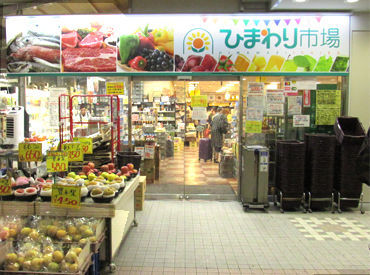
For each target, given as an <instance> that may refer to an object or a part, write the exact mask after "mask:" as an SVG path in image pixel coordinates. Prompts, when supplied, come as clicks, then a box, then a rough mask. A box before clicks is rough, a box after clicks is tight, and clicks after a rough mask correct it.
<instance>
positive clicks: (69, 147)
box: [62, 142, 84, 162]
mask: <svg viewBox="0 0 370 275" xmlns="http://www.w3.org/2000/svg"><path fill="white" fill-rule="evenodd" d="M62 150H63V151H65V152H68V161H69V162H72V161H83V160H84V154H83V152H82V146H81V143H79V142H68V143H64V144H63V145H62Z"/></svg>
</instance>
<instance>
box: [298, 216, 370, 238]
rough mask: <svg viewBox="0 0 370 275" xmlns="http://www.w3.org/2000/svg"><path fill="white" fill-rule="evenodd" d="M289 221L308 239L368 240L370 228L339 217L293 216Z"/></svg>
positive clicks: (355, 221)
mask: <svg viewBox="0 0 370 275" xmlns="http://www.w3.org/2000/svg"><path fill="white" fill-rule="evenodd" d="M291 222H292V223H293V224H294V225H295V226H296V227H297V228H298V230H299V231H300V232H302V233H303V234H304V236H305V237H307V238H308V239H315V240H318V241H324V240H328V239H329V240H334V241H341V240H343V241H344V240H351V241H369V242H370V228H366V227H365V225H363V224H361V223H360V222H359V221H357V220H354V219H347V218H345V217H340V218H328V217H327V218H323V219H318V218H317V217H310V218H294V219H292V220H291Z"/></svg>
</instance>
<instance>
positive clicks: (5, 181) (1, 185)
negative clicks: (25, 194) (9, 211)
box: [0, 177, 12, 196]
mask: <svg viewBox="0 0 370 275" xmlns="http://www.w3.org/2000/svg"><path fill="white" fill-rule="evenodd" d="M11 194H12V186H11V182H10V179H9V178H8V177H4V178H1V179H0V196H9V195H11Z"/></svg>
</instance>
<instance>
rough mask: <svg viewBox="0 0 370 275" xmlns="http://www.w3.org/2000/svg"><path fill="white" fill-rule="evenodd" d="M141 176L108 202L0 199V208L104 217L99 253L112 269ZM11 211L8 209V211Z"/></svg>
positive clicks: (132, 216) (130, 220)
mask: <svg viewBox="0 0 370 275" xmlns="http://www.w3.org/2000/svg"><path fill="white" fill-rule="evenodd" d="M139 182H140V176H139V175H138V176H136V177H135V178H134V179H132V180H130V181H128V182H127V184H126V187H125V189H124V190H123V191H122V193H120V194H119V195H118V197H117V198H115V199H114V200H113V201H112V202H111V203H94V202H93V200H92V199H91V198H87V199H86V200H85V202H81V208H80V209H68V208H58V207H51V205H50V202H41V201H35V202H20V201H0V211H1V213H3V214H4V215H5V214H6V213H7V214H9V213H17V214H18V215H19V214H23V215H27V216H28V215H39V216H58V217H94V218H105V227H106V231H105V232H106V233H105V246H104V245H103V246H102V247H101V251H100V255H101V257H102V258H103V260H105V261H106V262H108V263H109V264H110V270H111V271H113V270H114V269H115V264H114V263H113V258H114V256H115V255H116V254H117V252H118V250H119V247H120V245H121V242H122V240H123V239H124V238H125V237H126V235H127V233H128V232H129V230H130V228H131V225H135V226H136V225H137V223H136V220H135V194H134V193H135V190H136V188H137V187H138V186H139ZM16 209H17V210H16ZM9 211H10V212H9Z"/></svg>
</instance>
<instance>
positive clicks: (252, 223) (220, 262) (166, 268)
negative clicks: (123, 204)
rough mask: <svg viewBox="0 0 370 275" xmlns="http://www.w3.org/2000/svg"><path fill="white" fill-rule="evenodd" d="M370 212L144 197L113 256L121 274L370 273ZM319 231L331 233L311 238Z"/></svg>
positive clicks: (319, 233) (319, 234) (318, 234)
mask: <svg viewBox="0 0 370 275" xmlns="http://www.w3.org/2000/svg"><path fill="white" fill-rule="evenodd" d="M369 216H370V213H369V212H367V213H365V214H364V215H361V214H360V213H359V212H358V211H353V212H343V213H342V214H331V213H330V212H321V213H320V212H317V213H312V214H303V213H302V212H286V213H284V214H281V213H280V212H279V211H278V210H277V209H270V211H269V213H263V212H259V211H256V212H247V213H246V212H244V211H243V210H242V207H241V205H240V203H238V202H236V201H228V202H217V201H177V200H173V201H171V200H167V201H166V200H162V201H145V204H144V211H142V212H138V214H137V218H138V222H139V226H138V227H134V228H132V230H131V232H130V233H129V235H128V238H127V239H126V241H125V242H124V244H123V245H122V247H121V250H120V252H119V253H118V256H117V257H116V260H115V261H116V264H117V265H118V266H119V269H118V271H117V272H116V274H370V272H369V271H370V261H369V260H370V252H369V244H370V235H369V230H368V229H369V228H370V218H369ZM302 229H304V230H302ZM322 231H324V233H325V234H326V235H328V236H330V238H326V237H323V238H319V239H318V238H315V237H312V236H322V235H323V234H322V233H323V232H322ZM343 234H345V235H346V234H347V236H348V238H340V237H338V236H340V235H343ZM351 236H357V237H356V238H351Z"/></svg>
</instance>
